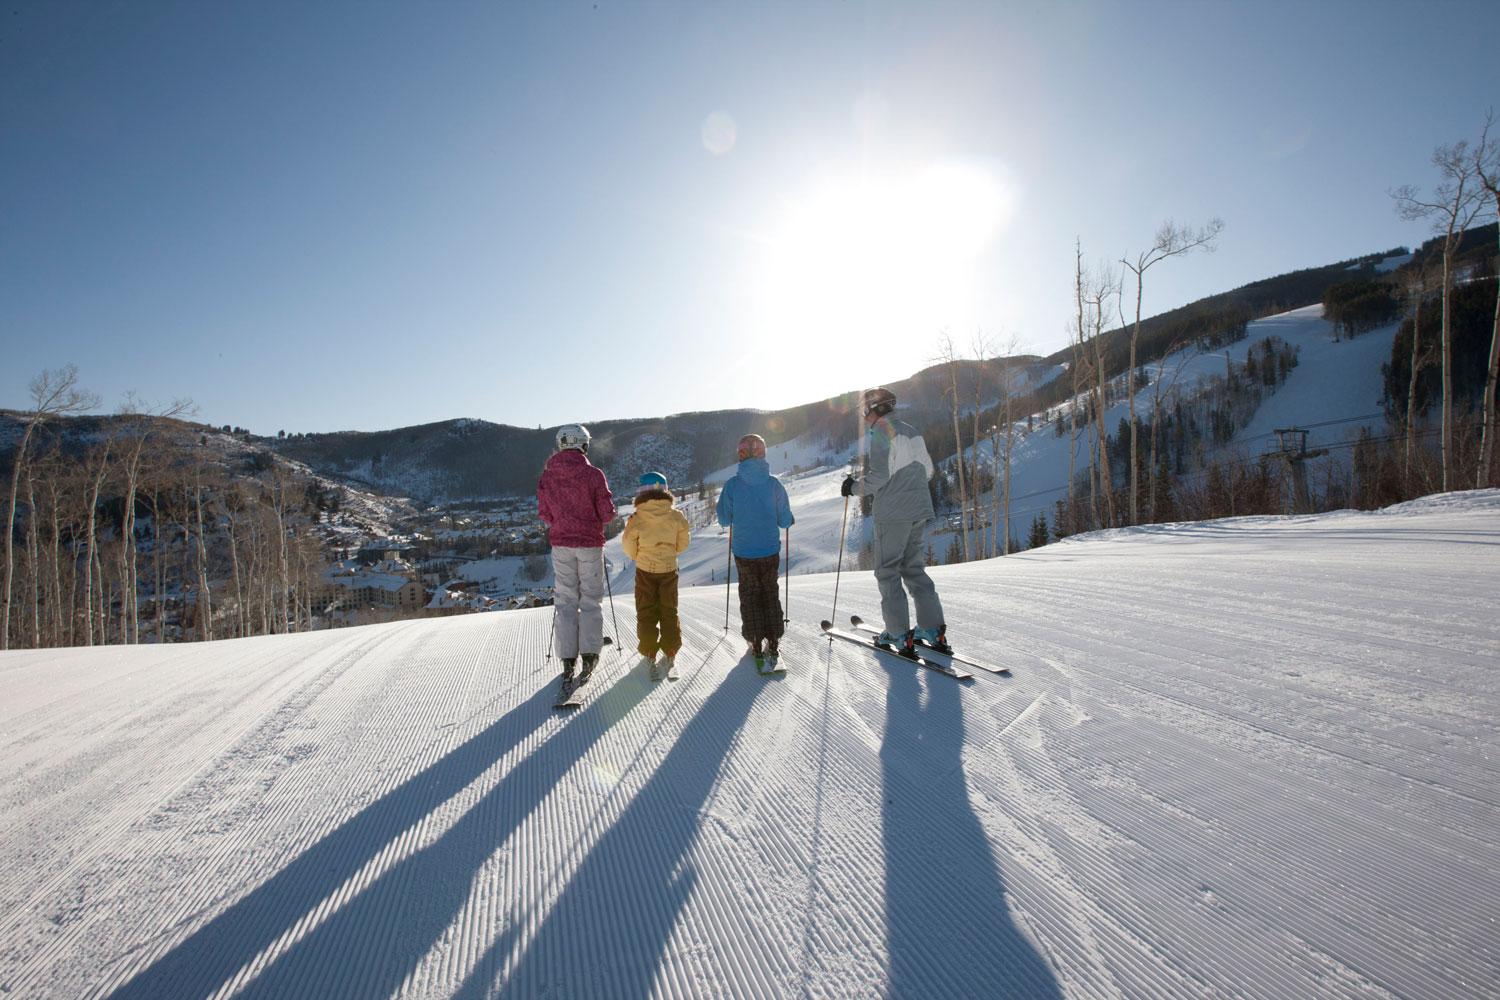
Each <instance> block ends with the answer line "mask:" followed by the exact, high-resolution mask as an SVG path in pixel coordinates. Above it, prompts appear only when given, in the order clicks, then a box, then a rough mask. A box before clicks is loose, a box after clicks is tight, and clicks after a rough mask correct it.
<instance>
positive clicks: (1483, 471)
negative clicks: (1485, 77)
mask: <svg viewBox="0 0 1500 1000" xmlns="http://www.w3.org/2000/svg"><path fill="white" fill-rule="evenodd" d="M1494 123H1495V112H1494V111H1491V112H1490V113H1489V114H1487V115H1486V116H1485V119H1484V131H1483V132H1481V133H1480V135H1479V145H1478V146H1475V147H1474V173H1475V175H1476V176H1477V177H1478V178H1479V184H1480V186H1481V187H1482V188H1483V189H1484V190H1485V192H1486V193H1487V194H1488V195H1489V196H1490V198H1491V199H1492V200H1493V202H1494V209H1493V212H1494V214H1495V217H1496V218H1497V220H1500V141H1493V140H1491V139H1490V127H1491V126H1493V125H1494ZM1496 234H1497V236H1496V238H1497V242H1500V227H1497V228H1496ZM1495 267H1496V270H1495V280H1496V282H1497V283H1500V256H1497V257H1496V258H1495ZM1497 381H1500V289H1497V292H1496V295H1495V319H1494V324H1493V326H1492V327H1491V328H1490V363H1489V368H1488V373H1487V374H1486V375H1485V380H1484V427H1483V430H1482V431H1481V432H1480V438H1479V472H1478V475H1477V476H1476V477H1475V482H1474V487H1475V489H1481V490H1482V489H1484V488H1485V487H1486V486H1488V485H1489V484H1490V468H1491V462H1492V461H1493V458H1494V453H1495V435H1496V431H1497V430H1500V427H1497V425H1496V420H1495V386H1496V382H1497Z"/></svg>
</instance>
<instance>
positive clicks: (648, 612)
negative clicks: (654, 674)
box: [635, 569, 682, 657]
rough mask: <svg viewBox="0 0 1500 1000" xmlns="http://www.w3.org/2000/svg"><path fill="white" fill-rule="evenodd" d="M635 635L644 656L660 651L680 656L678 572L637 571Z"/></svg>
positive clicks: (680, 633) (680, 632)
mask: <svg viewBox="0 0 1500 1000" xmlns="http://www.w3.org/2000/svg"><path fill="white" fill-rule="evenodd" d="M635 634H636V635H637V636H638V637H639V640H640V642H639V646H638V648H639V649H640V651H641V655H642V656H650V657H655V656H656V654H657V651H658V650H660V651H661V652H663V653H666V654H667V655H668V656H676V655H677V651H678V650H679V649H681V648H682V626H681V624H680V623H679V622H678V620H677V573H676V572H675V571H674V572H671V573H647V572H646V571H645V570H643V569H637V570H636V571H635Z"/></svg>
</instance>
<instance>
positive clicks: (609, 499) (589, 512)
mask: <svg viewBox="0 0 1500 1000" xmlns="http://www.w3.org/2000/svg"><path fill="white" fill-rule="evenodd" d="M536 507H537V512H538V513H540V514H541V515H542V520H543V521H545V522H547V527H548V528H550V529H551V539H552V544H553V546H554V547H558V546H561V547H563V548H571V549H597V548H599V547H600V546H602V545H603V544H604V526H605V525H606V524H608V523H609V522H611V521H613V520H614V519H615V501H614V497H613V496H611V495H610V492H609V481H608V480H607V479H605V478H604V473H603V472H602V471H600V470H599V469H598V468H596V467H595V466H593V465H591V464H589V460H588V456H586V455H585V454H584V453H583V452H581V451H578V450H577V449H574V448H569V449H568V450H566V451H560V452H558V453H557V454H555V455H553V456H552V457H551V458H549V459H547V465H546V468H544V469H542V479H541V482H539V483H537V484H536Z"/></svg>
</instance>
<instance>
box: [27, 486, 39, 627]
mask: <svg viewBox="0 0 1500 1000" xmlns="http://www.w3.org/2000/svg"><path fill="white" fill-rule="evenodd" d="M33 471H34V470H33V469H31V468H28V469H27V470H26V562H27V564H28V565H27V574H28V575H29V576H30V577H31V579H30V580H28V581H27V585H26V591H27V593H28V595H29V596H30V597H31V637H30V643H29V645H30V646H31V648H32V649H39V648H41V645H42V544H41V525H40V522H41V518H40V517H39V516H38V512H37V506H36V477H35V476H34V475H33V474H32V473H33Z"/></svg>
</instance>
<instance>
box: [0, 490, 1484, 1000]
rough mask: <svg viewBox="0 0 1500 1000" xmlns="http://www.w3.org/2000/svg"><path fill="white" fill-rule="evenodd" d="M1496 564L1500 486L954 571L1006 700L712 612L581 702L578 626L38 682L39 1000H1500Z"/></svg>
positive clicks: (327, 642)
mask: <svg viewBox="0 0 1500 1000" xmlns="http://www.w3.org/2000/svg"><path fill="white" fill-rule="evenodd" d="M1497 570H1500V492H1496V491H1491V492H1488V493H1482V494H1464V495H1449V496H1445V497H1438V498H1432V499H1429V500H1427V501H1422V502H1418V503H1416V504H1408V505H1404V506H1403V507H1401V508H1396V509H1393V510H1391V511H1387V512H1382V513H1377V514H1359V513H1350V512H1344V513H1338V514H1331V515H1324V516H1319V517H1305V518H1248V519H1238V520H1229V521H1218V522H1210V523H1201V524H1183V525H1171V526H1157V527H1153V528H1148V529H1135V530H1128V531H1118V532H1111V533H1108V534H1105V535H1095V536H1090V537H1085V538H1081V539H1077V540H1070V541H1068V542H1065V543H1062V544H1059V545H1054V546H1050V547H1048V548H1046V549H1043V550H1040V551H1038V552H1034V553H1026V554H1022V555H1017V556H1012V557H1010V558H1009V559H1004V560H995V561H990V562H986V563H977V564H969V565H965V566H955V567H949V568H944V569H940V570H938V571H937V572H936V573H935V576H936V578H937V580H938V583H939V585H940V587H941V590H942V594H943V597H944V599H945V600H946V602H947V609H948V615H949V618H950V620H951V621H952V622H953V623H954V625H953V629H952V632H953V637H954V638H955V639H956V640H957V641H958V642H960V643H961V644H962V645H964V646H965V647H967V648H968V649H970V650H971V651H972V652H975V653H978V654H980V655H983V656H985V657H989V658H993V659H994V660H996V661H998V662H1002V663H1005V664H1008V665H1010V666H1011V667H1012V668H1013V669H1014V677H1013V678H1011V679H1006V678H1000V677H993V676H989V675H984V676H981V677H979V678H977V679H976V680H975V681H973V682H971V683H969V684H967V685H960V684H957V683H955V682H953V681H951V680H949V679H947V678H945V677H942V676H939V675H937V674H931V673H927V672H925V671H922V670H921V669H920V668H918V667H915V666H912V665H908V664H905V663H901V662H890V663H887V662H881V661H880V660H877V659H876V658H875V657H874V656H872V655H870V654H867V653H864V652H862V651H860V650H858V649H856V648H853V647H849V646H845V645H844V644H837V645H834V646H832V647H830V645H829V643H828V641H827V640H826V639H823V638H821V637H820V636H819V635H818V633H817V628H816V626H815V625H812V624H810V623H811V622H813V621H815V620H816V619H818V618H820V617H824V616H826V615H827V614H828V613H829V604H830V601H831V599H832V592H833V586H834V581H833V578H832V577H830V576H806V577H793V590H792V607H791V611H792V615H793V617H794V618H795V623H794V624H793V626H792V630H791V632H790V634H789V637H788V639H787V641H786V650H787V655H788V659H789V660H790V661H791V671H790V673H789V674H788V676H786V677H785V678H784V679H779V680H766V679H762V678H760V677H759V676H757V675H756V674H755V673H754V671H753V670H752V669H751V668H750V667H749V666H747V665H746V663H745V661H744V660H743V659H742V658H741V655H740V644H739V642H738V640H737V639H735V638H724V637H723V633H722V620H723V617H722V616H723V593H722V592H721V591H717V590H715V589H713V588H698V589H695V590H691V591H685V592H684V595H683V600H684V612H685V616H686V632H687V648H686V649H685V651H684V653H683V656H682V658H681V665H682V674H683V676H682V680H681V681H679V682H677V683H675V684H674V683H665V682H664V683H663V684H661V685H660V686H655V687H653V686H652V685H651V684H650V683H649V682H648V681H646V680H644V679H642V677H641V676H639V674H637V673H632V672H629V670H628V667H629V661H628V660H626V659H625V658H623V657H620V656H615V655H610V656H609V657H607V658H606V660H605V663H604V665H603V666H602V668H601V672H600V674H599V676H598V677H597V678H596V680H595V681H594V684H593V694H592V698H591V700H590V701H589V702H588V703H587V705H586V706H585V707H584V708H583V709H581V710H580V711H578V712H577V713H576V714H574V715H571V716H564V715H560V714H557V713H554V712H553V711H552V709H551V707H550V703H551V686H552V677H551V675H550V673H549V672H548V669H549V668H548V667H547V666H546V665H545V664H544V662H543V645H544V643H545V642H546V639H547V625H548V617H547V612H545V611H537V612H514V613H507V614H497V615H476V616H469V617H462V618H450V619H442V620H435V621H423V622H410V623H400V624H394V625H386V626H374V627H368V628H361V629H351V630H347V631H339V632H331V633H318V634H311V635H301V636H290V637H269V638H260V639H249V640H237V641H230V642H219V643H212V644H205V645H181V646H169V647H155V648H152V647H142V648H135V649H95V650H66V651H54V652H20V653H17V652H12V653H7V654H3V655H0V690H3V693H4V694H3V698H0V734H3V735H0V762H3V769H0V843H3V845H4V857H5V862H6V863H5V865H4V866H3V869H0V915H3V919H0V993H3V994H4V995H9V996H18V997H75V996H86V997H104V996H113V997H118V998H146V997H151V998H162V997H197V996H208V995H213V996H230V995H243V996H254V997H351V998H353V997H358V998H370V997H384V996H388V995H396V994H399V995H402V996H412V997H438V996H444V997H446V996H460V997H483V996H493V995H503V996H516V997H534V996H545V997H585V996H587V997H635V996H646V995H660V996H673V997H687V996H704V997H710V996H712V997H718V996H737V997H749V996H763V997H780V996H807V997H825V996H859V997H864V996H872V995H892V996H902V997H937V996H975V997H980V996H982V997H995V996H1020V997H1060V996H1067V997H1115V996H1128V997H1159V996H1180V997H1204V996H1220V997H1267V998H1271V997H1275V998H1281V997H1335V996H1339V997H1362V998H1368V997H1390V996H1397V997H1432V998H1449V997H1475V996H1497V995H1500V985H1497V984H1500V950H1497V948H1496V941H1497V938H1496V934H1495V921H1496V916H1497V913H1500V903H1497V902H1496V900H1497V899H1500V848H1497V846H1496V831H1497V829H1500V808H1497V806H1500V790H1497V789H1500V774H1497V771H1500V767H1497V757H1496V735H1497V732H1496V730H1497V721H1496V720H1497V717H1500V669H1497V668H1500V588H1497V586H1496V582H1497ZM617 603H618V605H619V607H618V611H619V615H620V617H619V624H620V630H621V632H622V633H623V635H622V638H623V639H624V645H626V646H628V645H629V644H630V641H631V628H630V624H629V622H630V616H631V608H630V602H629V600H628V597H621V596H620V595H617ZM875 608H876V601H875V594H874V587H873V585H872V583H871V580H870V578H869V577H868V576H867V575H849V574H846V575H845V577H844V579H843V582H842V587H841V595H840V610H839V616H840V618H843V617H844V616H845V615H846V614H847V613H849V612H851V611H854V612H863V613H865V614H867V615H870V614H872V613H873V612H874V610H875ZM606 620H608V619H606ZM611 628H612V626H611ZM553 668H554V669H555V663H554V665H553Z"/></svg>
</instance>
